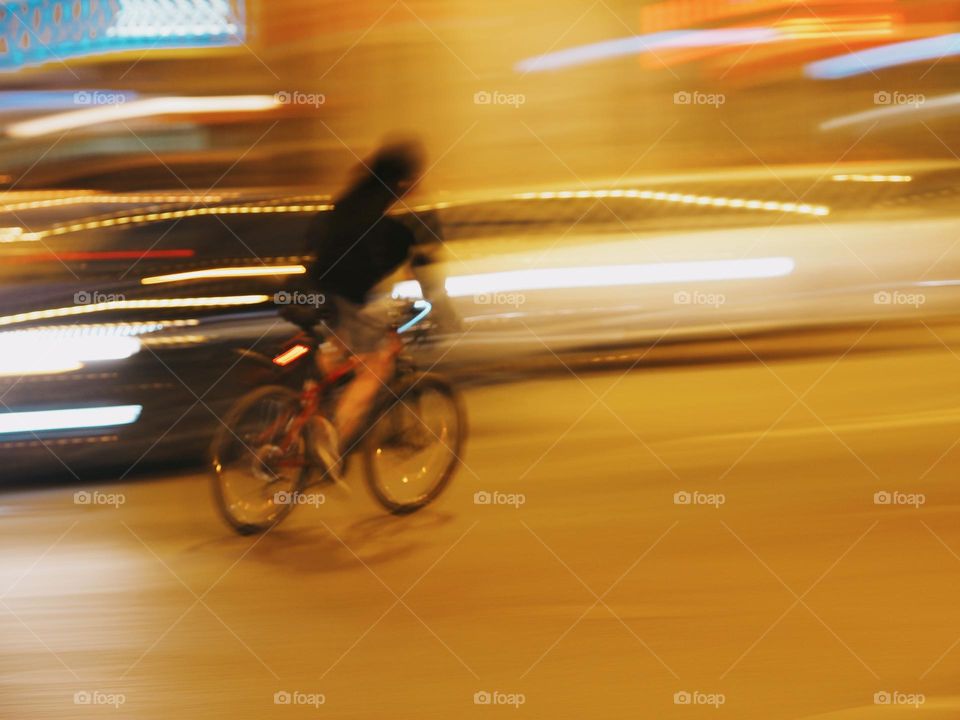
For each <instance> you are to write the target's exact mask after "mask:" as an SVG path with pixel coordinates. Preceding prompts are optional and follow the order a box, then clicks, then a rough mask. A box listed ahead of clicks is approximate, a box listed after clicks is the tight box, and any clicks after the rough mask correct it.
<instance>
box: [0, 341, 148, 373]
mask: <svg viewBox="0 0 960 720" xmlns="http://www.w3.org/2000/svg"><path fill="white" fill-rule="evenodd" d="M139 351H140V340H139V339H138V338H136V337H130V336H126V335H90V334H78V333H77V332H75V331H70V330H55V331H48V330H25V331H20V332H11V333H0V377H3V376H11V375H44V374H54V373H63V372H70V371H71V370H78V369H80V368H82V367H83V366H84V365H85V364H86V363H90V362H98V361H106V360H123V359H125V358H128V357H130V356H132V355H135V354H136V353H138V352H139Z"/></svg>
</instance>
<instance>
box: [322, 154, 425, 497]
mask: <svg viewBox="0 0 960 720" xmlns="http://www.w3.org/2000/svg"><path fill="white" fill-rule="evenodd" d="M424 157H425V155H424V151H423V147H422V146H421V145H420V143H419V142H416V141H409V140H408V141H401V142H394V143H390V144H387V145H385V146H383V147H382V148H381V149H380V150H378V151H377V152H376V153H375V154H374V155H373V156H372V157H371V158H369V159H368V160H367V161H365V162H363V163H362V165H361V168H360V170H359V175H358V177H357V178H356V179H355V181H354V182H353V183H352V184H351V185H350V186H349V187H348V188H347V190H346V191H344V192H343V193H342V194H341V195H340V196H339V197H338V198H337V199H336V200H335V201H334V207H333V209H332V210H331V211H330V212H329V213H324V214H322V215H319V216H318V217H317V220H316V221H315V222H314V224H313V225H312V226H311V228H310V231H309V237H308V242H309V245H310V251H311V254H312V255H313V256H314V257H315V258H316V260H315V261H314V263H313V264H312V267H311V268H310V270H309V279H310V281H311V283H312V284H313V285H314V286H315V287H318V288H320V289H321V290H322V291H323V293H324V295H325V296H326V305H327V307H328V308H329V310H330V311H331V313H332V319H330V320H329V321H328V336H327V339H328V340H329V341H330V342H332V343H333V344H334V345H335V346H339V348H340V349H342V350H345V351H346V352H349V353H350V354H352V355H355V356H357V357H358V358H359V360H360V362H359V364H358V366H357V370H356V375H355V377H354V379H353V380H352V381H351V382H350V383H349V384H348V385H347V386H346V388H345V389H344V391H343V393H342V395H341V396H340V398H339V401H338V404H337V407H336V411H335V414H334V423H333V425H332V426H331V425H330V423H329V422H328V421H326V420H324V419H323V418H317V420H316V422H315V424H314V425H313V428H314V433H313V434H314V436H315V437H317V440H318V442H317V443H315V445H316V446H317V447H316V448H315V449H316V451H317V452H318V454H320V456H321V460H322V461H323V462H324V464H325V465H326V467H327V469H328V471H330V472H331V473H332V474H333V478H334V479H337V478H338V475H339V468H338V467H337V466H338V465H339V462H340V459H341V456H342V454H343V453H344V452H345V451H346V450H347V449H349V448H350V444H349V443H351V442H352V441H353V440H354V438H355V436H356V435H357V433H358V432H359V431H360V429H361V427H362V425H363V422H364V420H365V418H366V417H367V414H368V413H369V411H370V408H371V406H372V404H373V401H374V399H375V397H376V395H377V393H378V391H379V390H380V388H381V386H382V385H383V384H385V383H387V382H389V381H390V378H391V376H392V373H393V370H394V361H395V358H396V356H397V353H398V351H399V348H400V343H399V340H398V339H397V337H396V335H394V334H393V333H391V332H390V324H389V314H388V308H389V306H388V303H386V302H382V301H381V302H371V301H370V300H371V298H370V293H371V290H372V289H373V288H374V287H375V286H376V285H377V284H379V283H380V282H381V281H382V280H384V279H385V278H386V277H388V276H389V275H391V274H393V273H394V272H396V271H397V270H398V269H399V268H400V267H401V266H403V265H404V264H406V263H409V261H411V260H415V259H416V262H414V263H410V265H411V267H412V266H415V265H422V264H423V258H424V257H425V251H426V250H427V248H424V247H422V246H421V247H420V248H418V249H417V251H416V252H415V250H414V246H415V245H416V244H417V240H416V237H415V235H414V233H413V232H412V231H411V230H410V229H409V228H408V227H406V226H405V225H404V224H403V223H401V222H400V221H399V220H397V219H396V218H393V217H390V216H388V215H387V212H388V211H389V210H390V209H391V208H392V207H393V206H394V205H395V204H396V203H397V202H399V201H401V200H402V198H403V197H404V196H405V195H407V194H408V193H409V192H410V191H411V190H412V189H413V188H414V187H415V186H416V185H417V183H418V182H419V180H420V176H421V174H422V172H423V165H424ZM430 235H432V238H430V240H439V238H437V237H436V235H435V234H434V233H433V231H432V230H431V231H430ZM415 254H416V255H417V258H414V255H415ZM417 277H423V274H422V273H419V272H418V273H417ZM318 359H319V360H318V362H320V363H321V364H323V353H318ZM328 369H329V368H323V367H322V368H321V370H328Z"/></svg>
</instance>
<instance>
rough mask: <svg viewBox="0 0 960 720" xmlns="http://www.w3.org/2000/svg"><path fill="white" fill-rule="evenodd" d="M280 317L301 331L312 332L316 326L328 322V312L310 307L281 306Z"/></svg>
mask: <svg viewBox="0 0 960 720" xmlns="http://www.w3.org/2000/svg"><path fill="white" fill-rule="evenodd" d="M280 317H282V318H283V319H284V320H286V321H287V322H288V323H292V324H293V325H296V326H297V327H299V328H300V329H301V330H305V331H306V332H312V331H313V329H314V328H316V326H317V325H319V324H321V323H322V322H324V321H328V320H330V310H329V308H326V307H319V308H318V307H313V306H311V305H283V306H281V308H280Z"/></svg>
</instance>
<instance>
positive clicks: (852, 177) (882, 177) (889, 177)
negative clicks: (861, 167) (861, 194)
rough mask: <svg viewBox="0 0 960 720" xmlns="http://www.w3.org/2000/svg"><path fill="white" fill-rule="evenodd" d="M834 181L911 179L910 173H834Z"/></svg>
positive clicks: (867, 181) (869, 181) (905, 181)
mask: <svg viewBox="0 0 960 720" xmlns="http://www.w3.org/2000/svg"><path fill="white" fill-rule="evenodd" d="M832 179H833V181H834V182H864V183H884V182H888V183H908V182H912V181H913V177H912V176H910V175H834V176H833V178H832Z"/></svg>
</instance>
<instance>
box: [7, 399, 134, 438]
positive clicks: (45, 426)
mask: <svg viewBox="0 0 960 720" xmlns="http://www.w3.org/2000/svg"><path fill="white" fill-rule="evenodd" d="M141 412H143V406H142V405H113V406H108V407H95V408H65V409H63V410H38V411H32V412H4V413H0V434H4V435H9V434H13V433H30V432H44V431H49V430H74V429H80V428H101V427H111V426H117V425H130V424H132V423H135V422H136V421H137V420H138V419H139V418H140V413H141Z"/></svg>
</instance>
